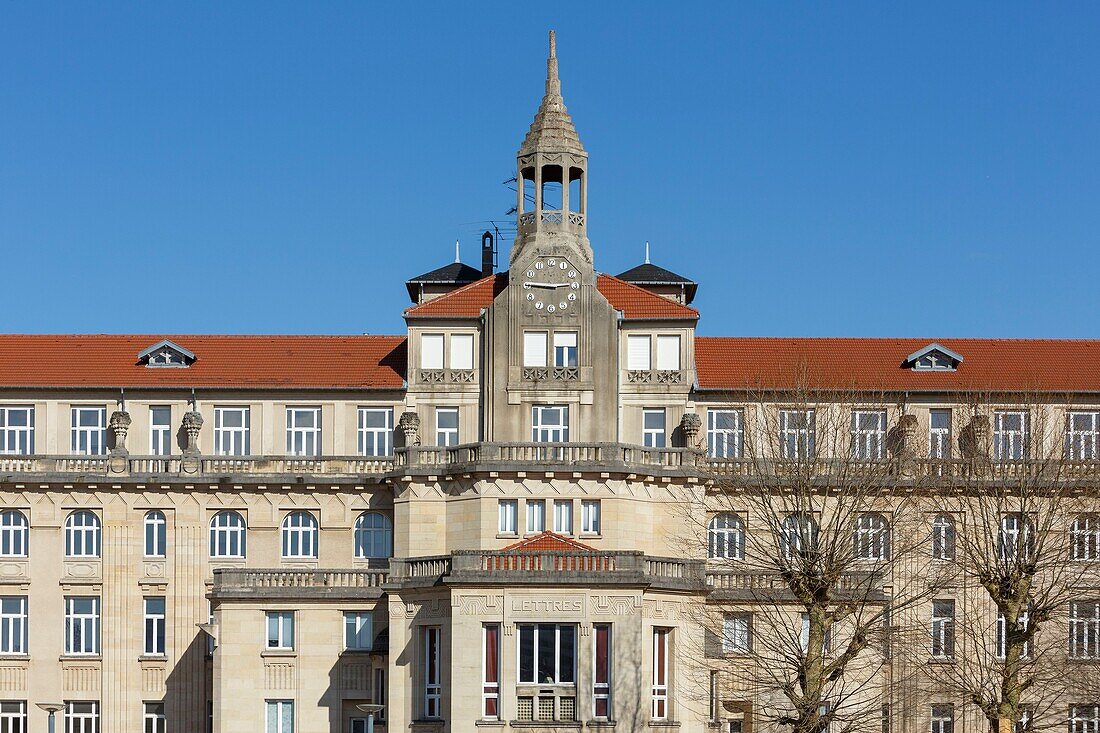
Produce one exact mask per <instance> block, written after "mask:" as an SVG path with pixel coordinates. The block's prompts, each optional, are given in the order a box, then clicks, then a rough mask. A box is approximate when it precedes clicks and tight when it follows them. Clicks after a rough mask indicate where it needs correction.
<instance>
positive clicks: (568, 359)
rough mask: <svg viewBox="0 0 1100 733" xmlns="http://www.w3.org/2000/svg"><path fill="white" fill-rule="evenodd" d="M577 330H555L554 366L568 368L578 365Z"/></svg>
mask: <svg viewBox="0 0 1100 733" xmlns="http://www.w3.org/2000/svg"><path fill="white" fill-rule="evenodd" d="M577 343H578V341H577V332H576V331H554V366H555V367H556V368H558V369H568V368H570V367H576V366H577V363H578V362H577Z"/></svg>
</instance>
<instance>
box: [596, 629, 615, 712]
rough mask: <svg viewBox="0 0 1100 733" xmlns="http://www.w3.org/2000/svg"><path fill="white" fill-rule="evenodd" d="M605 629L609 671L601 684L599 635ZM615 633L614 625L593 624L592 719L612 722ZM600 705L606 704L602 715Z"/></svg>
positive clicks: (606, 671)
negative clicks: (598, 668)
mask: <svg viewBox="0 0 1100 733" xmlns="http://www.w3.org/2000/svg"><path fill="white" fill-rule="evenodd" d="M601 629H603V630H604V632H605V633H606V638H607V654H606V657H607V669H606V670H605V674H606V680H605V681H603V682H600V681H599V680H598V679H597V678H598V677H599V674H598V672H597V667H598V655H599V634H600V630H601ZM614 651H615V632H614V625H613V624H607V623H602V624H601V623H597V624H592V717H593V718H595V719H596V720H610V719H611V716H612V707H611V681H612V680H613V679H614V674H615V661H614ZM600 703H603V704H604V711H605V712H604V713H600V711H599V710H600Z"/></svg>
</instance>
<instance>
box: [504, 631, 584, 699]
mask: <svg viewBox="0 0 1100 733" xmlns="http://www.w3.org/2000/svg"><path fill="white" fill-rule="evenodd" d="M518 627H519V665H518V666H519V683H520V684H530V685H533V684H539V685H572V684H575V682H576V677H575V670H576V660H577V628H576V627H575V626H573V625H571V624H518Z"/></svg>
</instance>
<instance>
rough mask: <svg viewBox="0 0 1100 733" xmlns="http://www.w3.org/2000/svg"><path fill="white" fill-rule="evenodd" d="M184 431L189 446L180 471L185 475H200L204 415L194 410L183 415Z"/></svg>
mask: <svg viewBox="0 0 1100 733" xmlns="http://www.w3.org/2000/svg"><path fill="white" fill-rule="evenodd" d="M183 430H184V432H185V433H186V434H187V445H186V446H184V449H183V459H182V460H181V461H180V469H181V470H182V471H183V472H184V473H198V472H199V471H200V470H201V469H202V459H201V458H199V455H200V454H199V432H200V431H201V430H202V415H200V414H199V413H198V412H196V411H194V410H192V411H190V412H185V413H184V414H183Z"/></svg>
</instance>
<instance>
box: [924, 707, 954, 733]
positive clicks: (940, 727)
mask: <svg viewBox="0 0 1100 733" xmlns="http://www.w3.org/2000/svg"><path fill="white" fill-rule="evenodd" d="M930 720H931V721H932V722H931V724H930V731H931V733H955V708H954V706H953V705H933V706H932V714H931V718H930Z"/></svg>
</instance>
